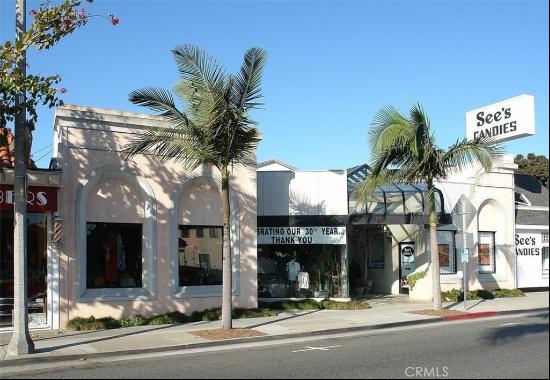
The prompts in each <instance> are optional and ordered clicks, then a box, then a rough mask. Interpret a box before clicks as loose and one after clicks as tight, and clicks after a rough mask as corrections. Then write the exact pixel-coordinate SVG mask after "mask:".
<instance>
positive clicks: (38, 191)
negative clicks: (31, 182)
mask: <svg viewBox="0 0 550 380" xmlns="http://www.w3.org/2000/svg"><path fill="white" fill-rule="evenodd" d="M14 203H15V193H14V192H13V185H0V210H1V211H5V210H13V204H14ZM56 210H57V188H55V187H45V186H29V188H28V192H27V211H28V212H49V211H56Z"/></svg>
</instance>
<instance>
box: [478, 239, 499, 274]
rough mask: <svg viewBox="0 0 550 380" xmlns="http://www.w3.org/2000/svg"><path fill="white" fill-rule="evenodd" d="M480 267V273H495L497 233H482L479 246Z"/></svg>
mask: <svg viewBox="0 0 550 380" xmlns="http://www.w3.org/2000/svg"><path fill="white" fill-rule="evenodd" d="M477 252H478V266H479V272H480V273H495V271H496V270H495V268H496V266H495V233H494V232H480V233H479V244H478V251H477Z"/></svg>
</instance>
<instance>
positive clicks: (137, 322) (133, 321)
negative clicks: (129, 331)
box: [120, 314, 149, 327]
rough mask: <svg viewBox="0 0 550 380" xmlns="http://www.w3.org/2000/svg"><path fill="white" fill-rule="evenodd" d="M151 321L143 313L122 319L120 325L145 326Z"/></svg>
mask: <svg viewBox="0 0 550 380" xmlns="http://www.w3.org/2000/svg"><path fill="white" fill-rule="evenodd" d="M147 323H149V320H148V319H147V318H145V317H143V316H141V315H139V314H138V315H132V316H130V317H128V318H124V319H121V320H120V327H136V326H144V325H146V324H147Z"/></svg>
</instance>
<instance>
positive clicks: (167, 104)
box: [129, 87, 187, 121]
mask: <svg viewBox="0 0 550 380" xmlns="http://www.w3.org/2000/svg"><path fill="white" fill-rule="evenodd" d="M129 100H130V102H132V103H134V104H136V105H138V106H143V107H147V108H149V109H151V110H153V111H155V112H157V114H158V115H159V116H163V117H166V118H168V119H170V120H174V121H178V120H180V119H186V118H187V116H186V115H185V114H184V113H183V112H181V111H180V110H179V109H178V108H177V106H176V104H175V103H174V98H173V96H172V94H171V93H170V92H169V91H167V90H165V89H162V88H158V87H146V88H143V89H140V90H135V91H132V92H131V93H130V95H129Z"/></svg>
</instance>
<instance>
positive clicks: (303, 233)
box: [258, 227, 347, 245]
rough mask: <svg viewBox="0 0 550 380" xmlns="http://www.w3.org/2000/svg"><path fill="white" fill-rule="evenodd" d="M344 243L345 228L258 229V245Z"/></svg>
mask: <svg viewBox="0 0 550 380" xmlns="http://www.w3.org/2000/svg"><path fill="white" fill-rule="evenodd" d="M346 243H347V242H346V227H258V244H268V245H284V244H304V245H309V244H346Z"/></svg>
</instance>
